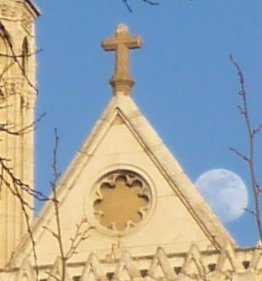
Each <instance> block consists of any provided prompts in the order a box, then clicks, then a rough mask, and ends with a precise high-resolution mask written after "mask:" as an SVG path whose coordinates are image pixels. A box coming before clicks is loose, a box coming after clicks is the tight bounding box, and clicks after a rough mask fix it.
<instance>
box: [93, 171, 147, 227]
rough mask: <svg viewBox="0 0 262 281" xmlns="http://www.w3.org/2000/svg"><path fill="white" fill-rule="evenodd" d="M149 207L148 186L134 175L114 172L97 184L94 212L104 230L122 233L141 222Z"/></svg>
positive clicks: (137, 175) (125, 172)
mask: <svg viewBox="0 0 262 281" xmlns="http://www.w3.org/2000/svg"><path fill="white" fill-rule="evenodd" d="M150 205H151V192H150V189H149V186H148V184H147V182H146V181H145V180H144V179H143V178H142V177H141V176H140V175H139V174H137V173H135V172H131V171H127V170H117V171H114V172H111V173H109V174H107V175H105V176H104V177H102V179H101V180H100V181H99V183H98V186H97V190H96V199H95V201H94V203H93V208H94V214H95V216H96V218H97V219H98V221H99V223H100V224H101V225H102V226H103V227H106V228H107V229H111V230H115V231H120V232H122V231H124V230H127V229H129V228H132V227H134V226H135V225H136V224H138V223H139V222H141V221H142V220H143V219H144V217H145V216H146V215H147V213H148V210H149V207H150Z"/></svg>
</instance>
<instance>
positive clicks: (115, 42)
mask: <svg viewBox="0 0 262 281" xmlns="http://www.w3.org/2000/svg"><path fill="white" fill-rule="evenodd" d="M141 45H142V40H141V39H140V38H139V37H134V36H130V35H129V33H128V28H127V26H125V25H123V24H120V25H118V26H117V28H116V31H115V37H113V38H109V39H106V40H104V41H103V42H102V47H103V49H104V50H105V51H115V52H116V55H115V73H114V75H113V78H112V79H111V81H110V84H111V86H112V88H113V93H114V95H129V94H130V89H131V88H132V86H133V85H134V81H133V80H132V78H131V76H130V74H129V65H128V55H129V49H136V48H140V47H141Z"/></svg>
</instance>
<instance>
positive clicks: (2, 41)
mask: <svg viewBox="0 0 262 281" xmlns="http://www.w3.org/2000/svg"><path fill="white" fill-rule="evenodd" d="M7 34H8V33H7V31H6V29H5V27H4V25H3V24H2V23H1V21H0V83H1V78H2V76H3V75H4V73H5V72H6V71H7V60H8V57H7V56H8V42H7V39H6V36H8V37H9V38H10V36H9V34H8V35H7Z"/></svg>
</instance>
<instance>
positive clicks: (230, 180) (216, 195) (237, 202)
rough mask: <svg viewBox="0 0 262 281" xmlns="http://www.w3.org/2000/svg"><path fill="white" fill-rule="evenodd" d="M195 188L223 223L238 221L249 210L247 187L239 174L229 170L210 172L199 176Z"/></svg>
mask: <svg viewBox="0 0 262 281" xmlns="http://www.w3.org/2000/svg"><path fill="white" fill-rule="evenodd" d="M195 186H196V188H197V190H198V191H199V192H200V194H201V195H202V197H203V198H204V199H205V201H206V202H207V203H208V205H209V206H210V207H211V209H212V210H213V211H214V213H215V214H216V215H217V217H218V218H219V219H220V220H221V221H222V222H223V223H228V222H232V221H234V220H236V219H238V218H239V217H241V216H242V215H243V213H244V211H245V208H247V205H248V191H247V188H246V185H245V184H244V182H243V180H242V179H241V178H240V177H239V176H238V175H237V174H235V173H233V172H231V171H229V170H225V169H213V170H209V171H207V172H205V173H203V174H202V175H200V176H199V178H198V179H197V180H196V182H195Z"/></svg>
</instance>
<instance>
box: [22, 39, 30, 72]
mask: <svg viewBox="0 0 262 281" xmlns="http://www.w3.org/2000/svg"><path fill="white" fill-rule="evenodd" d="M28 59H29V45H28V40H27V38H24V40H23V45H22V68H23V74H25V73H26V72H27V71H28Z"/></svg>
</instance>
